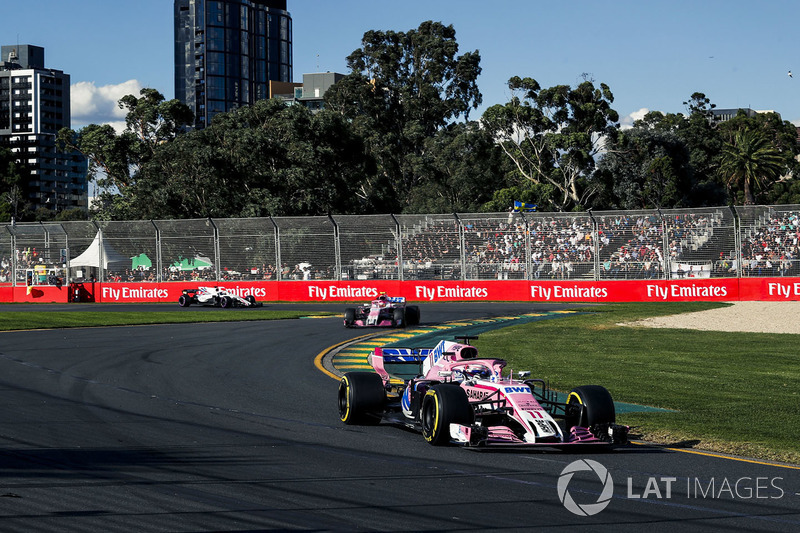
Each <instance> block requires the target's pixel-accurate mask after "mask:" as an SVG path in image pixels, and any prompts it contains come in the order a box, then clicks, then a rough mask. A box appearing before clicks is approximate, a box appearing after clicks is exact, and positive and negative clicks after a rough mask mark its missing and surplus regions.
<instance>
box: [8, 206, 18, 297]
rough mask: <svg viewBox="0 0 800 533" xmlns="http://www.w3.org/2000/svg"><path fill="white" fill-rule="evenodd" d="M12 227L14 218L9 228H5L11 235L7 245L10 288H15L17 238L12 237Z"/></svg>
mask: <svg viewBox="0 0 800 533" xmlns="http://www.w3.org/2000/svg"><path fill="white" fill-rule="evenodd" d="M14 225H15V224H14V218H13V217H12V218H11V227H8V226H6V231H7V232H8V234H9V235H11V241H10V243H9V244H10V245H11V249H10V250H9V251H10V252H11V286H12V287H16V286H17V236H16V235H14V232H13V231H11V228H13V227H14Z"/></svg>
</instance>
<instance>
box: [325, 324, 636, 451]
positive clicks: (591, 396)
mask: <svg viewBox="0 0 800 533" xmlns="http://www.w3.org/2000/svg"><path fill="white" fill-rule="evenodd" d="M475 338H476V337H460V338H456V341H457V342H452V341H444V340H443V341H441V342H439V343H438V344H437V345H436V347H434V348H422V349H410V348H375V351H374V353H373V354H371V355H370V363H371V365H372V367H373V368H374V369H375V372H348V373H346V374H345V375H344V376H343V377H342V379H341V381H340V382H339V391H338V407H339V418H340V419H341V420H342V422H344V423H345V424H361V425H369V424H377V423H378V422H380V421H381V420H385V421H387V422H390V423H395V424H399V425H403V426H406V427H410V428H413V429H415V430H417V431H420V432H421V433H422V436H423V437H424V438H425V440H426V441H428V442H429V443H430V444H432V445H443V444H450V443H453V444H460V445H463V446H478V447H479V446H495V447H500V446H528V447H538V446H544V447H558V448H568V447H573V446H577V445H582V446H583V445H586V446H609V445H613V444H624V443H626V442H627V440H628V430H629V428H628V426H623V425H619V424H617V423H616V414H615V410H614V401H613V400H612V398H611V395H610V394H609V392H608V391H607V390H606V389H605V388H603V387H601V386H599V385H585V386H582V387H576V388H575V389H573V390H572V391H571V392H570V393H569V395H568V396H567V398H566V401H564V402H559V401H558V395H557V394H556V393H555V392H554V391H552V390H551V389H550V388H549V386H548V385H547V384H546V383H545V382H544V381H543V380H541V379H524V378H527V377H528V375H529V373H528V372H520V373H519V379H514V377H513V376H512V375H506V376H504V375H503V368H504V367H505V366H506V361H504V360H502V359H479V358H478V350H477V349H476V348H475V347H473V346H470V345H469V344H467V343H468V342H470V340H472V339H475ZM409 367H412V369H413V367H416V368H415V369H413V370H416V369H418V370H419V373H418V375H417V377H414V378H410V379H406V378H400V377H397V375H398V374H406V375H409V373H408V372H404V371H403V369H404V368H405V369H406V370H407V369H408V368H409ZM387 368H392V369H393V371H394V374H395V375H392V374H390V373H389V372H388V371H387ZM398 369H399V370H398ZM410 375H414V372H413V371H412V373H411V374H410Z"/></svg>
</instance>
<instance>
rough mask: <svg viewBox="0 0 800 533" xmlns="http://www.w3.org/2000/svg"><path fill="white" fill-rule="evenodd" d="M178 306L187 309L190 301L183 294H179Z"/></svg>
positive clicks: (190, 303)
mask: <svg viewBox="0 0 800 533" xmlns="http://www.w3.org/2000/svg"><path fill="white" fill-rule="evenodd" d="M178 305H180V306H181V307H189V306H190V305H192V299H191V298H190V297H189V296H187V295H185V294H181V297H180V298H178Z"/></svg>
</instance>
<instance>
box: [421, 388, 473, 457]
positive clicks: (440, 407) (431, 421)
mask: <svg viewBox="0 0 800 533" xmlns="http://www.w3.org/2000/svg"><path fill="white" fill-rule="evenodd" d="M474 419H475V412H474V411H473V409H472V406H471V405H470V404H469V399H468V398H467V393H466V392H464V389H462V388H461V387H459V386H458V385H451V384H448V383H443V384H441V385H434V386H432V387H431V388H430V389H428V390H427V391H426V392H425V396H424V397H423V398H422V408H421V409H420V424H421V425H422V436H423V437H425V440H426V441H428V442H429V443H430V444H432V445H434V446H441V445H443V444H448V443H449V442H450V424H461V425H463V426H468V425H470V424H472V422H473V421H474Z"/></svg>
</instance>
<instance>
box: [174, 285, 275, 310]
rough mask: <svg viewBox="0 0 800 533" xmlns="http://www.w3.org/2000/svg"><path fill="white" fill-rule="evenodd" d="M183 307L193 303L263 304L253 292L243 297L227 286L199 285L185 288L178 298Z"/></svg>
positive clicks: (227, 305)
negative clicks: (257, 300) (194, 287)
mask: <svg viewBox="0 0 800 533" xmlns="http://www.w3.org/2000/svg"><path fill="white" fill-rule="evenodd" d="M178 303H179V304H180V306H181V307H189V306H190V305H192V304H198V305H213V306H214V307H223V308H225V309H228V308H231V307H261V306H262V305H263V304H261V303H258V302H256V299H255V297H254V296H253V295H252V294H248V295H247V296H245V297H241V296H239V295H238V294H236V293H235V292H233V291H231V290H229V289H226V288H225V287H197V288H196V289H183V294H181V296H180V298H178Z"/></svg>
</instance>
